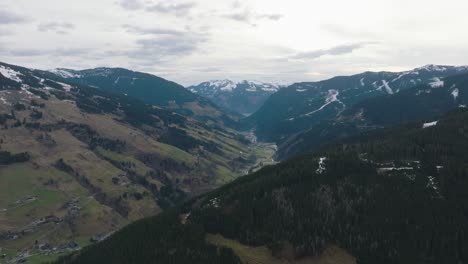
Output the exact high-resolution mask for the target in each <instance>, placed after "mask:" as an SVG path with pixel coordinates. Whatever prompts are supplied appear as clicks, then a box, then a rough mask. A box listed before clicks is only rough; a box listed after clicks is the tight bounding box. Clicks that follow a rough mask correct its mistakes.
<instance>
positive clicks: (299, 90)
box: [296, 89, 307, 93]
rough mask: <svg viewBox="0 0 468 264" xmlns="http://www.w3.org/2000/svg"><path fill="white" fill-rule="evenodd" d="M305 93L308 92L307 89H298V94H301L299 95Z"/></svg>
mask: <svg viewBox="0 0 468 264" xmlns="http://www.w3.org/2000/svg"><path fill="white" fill-rule="evenodd" d="M305 91H307V90H306V89H296V92H299V93H303V92H305Z"/></svg>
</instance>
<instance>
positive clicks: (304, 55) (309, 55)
mask: <svg viewBox="0 0 468 264" xmlns="http://www.w3.org/2000/svg"><path fill="white" fill-rule="evenodd" d="M366 44H370V43H355V44H347V45H340V46H336V47H333V48H330V49H321V50H313V51H307V52H300V53H297V54H295V55H294V56H291V57H290V59H293V60H313V59H318V58H320V57H322V56H325V55H331V56H338V55H344V54H348V53H352V52H353V51H355V50H358V49H361V48H363V47H364V46H365V45H366Z"/></svg>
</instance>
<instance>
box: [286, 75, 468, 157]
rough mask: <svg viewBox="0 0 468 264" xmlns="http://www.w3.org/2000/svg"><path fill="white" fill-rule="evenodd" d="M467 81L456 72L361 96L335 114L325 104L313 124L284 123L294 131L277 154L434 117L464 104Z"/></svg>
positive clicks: (467, 93) (306, 149) (293, 152)
mask: <svg viewBox="0 0 468 264" xmlns="http://www.w3.org/2000/svg"><path fill="white" fill-rule="evenodd" d="M467 80H468V74H466V73H465V74H458V75H454V76H449V77H446V78H441V79H437V81H435V80H432V81H430V82H429V83H427V84H424V85H417V86H414V87H409V88H406V89H404V90H402V91H399V92H398V93H394V94H386V95H380V96H374V97H371V98H367V99H364V98H361V99H359V100H358V101H357V102H354V104H348V105H347V107H346V108H343V109H342V110H341V111H340V112H338V113H336V114H334V113H330V112H329V111H331V110H332V109H333V107H332V106H331V105H330V106H327V107H326V108H325V109H323V110H322V111H323V112H324V113H325V112H328V114H329V116H328V117H325V116H322V117H321V118H319V119H317V120H315V121H314V122H313V124H312V123H303V125H307V126H309V127H308V128H307V129H302V128H301V127H294V125H291V126H286V125H285V126H286V127H287V129H291V130H295V131H296V132H295V133H293V134H291V135H289V136H284V137H283V138H281V139H279V140H278V141H277V142H278V147H279V151H278V154H277V157H278V158H279V159H285V158H288V157H292V156H294V155H296V154H298V153H303V152H305V151H310V150H311V149H315V148H317V147H319V146H321V145H324V144H328V143H331V142H334V141H336V140H339V139H342V138H345V137H348V136H351V135H355V134H356V133H358V132H359V131H366V130H370V129H375V128H379V127H388V126H394V125H398V124H403V123H406V122H412V121H416V120H421V119H424V118H431V117H437V116H440V115H442V114H443V113H445V112H447V111H449V110H451V109H455V108H458V107H465V106H466V105H467V104H468V97H467V95H468V81H467ZM327 108H328V110H327ZM316 117H317V116H316ZM317 118H318V117H317ZM305 120H306V119H303V121H305ZM292 123H295V121H294V122H292ZM296 123H297V122H296Z"/></svg>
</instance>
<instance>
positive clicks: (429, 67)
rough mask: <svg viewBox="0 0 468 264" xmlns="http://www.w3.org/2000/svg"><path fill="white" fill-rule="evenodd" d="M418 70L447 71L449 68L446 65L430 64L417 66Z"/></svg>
mask: <svg viewBox="0 0 468 264" xmlns="http://www.w3.org/2000/svg"><path fill="white" fill-rule="evenodd" d="M416 70H426V71H439V72H443V71H446V70H447V68H446V67H444V66H439V65H434V64H429V65H426V66H423V67H421V68H416Z"/></svg>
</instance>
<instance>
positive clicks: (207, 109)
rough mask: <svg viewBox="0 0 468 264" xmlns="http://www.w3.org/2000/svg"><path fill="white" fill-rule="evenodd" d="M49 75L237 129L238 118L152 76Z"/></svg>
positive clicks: (106, 72)
mask: <svg viewBox="0 0 468 264" xmlns="http://www.w3.org/2000/svg"><path fill="white" fill-rule="evenodd" d="M47 75H48V76H50V77H52V75H53V77H55V78H60V79H61V80H63V81H65V82H69V83H70V82H71V83H76V84H79V85H85V86H91V87H94V88H99V89H102V90H106V91H109V92H113V93H118V94H122V95H127V96H131V97H134V98H137V99H139V100H141V101H143V102H145V103H148V104H152V105H156V106H159V107H164V108H170V109H171V110H172V111H174V112H177V113H179V114H183V115H185V116H190V117H193V118H195V119H197V120H199V121H202V122H205V123H207V124H218V125H220V124H221V125H227V126H230V127H234V126H236V120H237V118H238V117H237V116H231V115H228V114H226V113H224V112H223V111H222V110H221V109H220V108H219V107H218V106H216V105H215V104H214V103H212V102H211V101H209V100H207V99H205V98H204V97H201V96H199V95H196V94H194V93H192V92H190V91H188V90H187V89H185V88H184V87H183V86H182V85H179V84H177V83H175V82H171V81H168V80H165V79H163V78H160V77H158V76H155V75H151V74H148V73H142V72H135V71H131V70H127V69H122V68H96V69H88V70H80V71H76V70H69V69H56V70H54V71H52V72H50V73H47Z"/></svg>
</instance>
